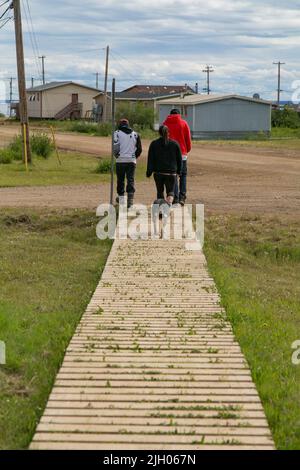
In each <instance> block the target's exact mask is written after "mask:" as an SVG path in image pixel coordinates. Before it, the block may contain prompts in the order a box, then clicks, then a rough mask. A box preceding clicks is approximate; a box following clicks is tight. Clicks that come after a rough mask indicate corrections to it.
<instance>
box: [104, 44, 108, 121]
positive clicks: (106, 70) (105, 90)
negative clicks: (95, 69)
mask: <svg viewBox="0 0 300 470" xmlns="http://www.w3.org/2000/svg"><path fill="white" fill-rule="evenodd" d="M108 64H109V46H107V47H106V60H105V77H104V109H103V121H104V122H106V121H107V84H108Z"/></svg>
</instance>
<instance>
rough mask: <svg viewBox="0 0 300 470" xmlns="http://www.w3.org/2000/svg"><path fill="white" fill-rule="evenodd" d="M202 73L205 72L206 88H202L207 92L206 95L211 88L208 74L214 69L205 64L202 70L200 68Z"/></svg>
mask: <svg viewBox="0 0 300 470" xmlns="http://www.w3.org/2000/svg"><path fill="white" fill-rule="evenodd" d="M202 72H203V73H206V74H207V86H206V88H203V90H204V91H206V92H207V94H208V95H210V92H211V89H210V74H211V73H212V72H214V69H213V68H212V67H211V66H210V65H207V66H206V67H205V69H204V70H202Z"/></svg>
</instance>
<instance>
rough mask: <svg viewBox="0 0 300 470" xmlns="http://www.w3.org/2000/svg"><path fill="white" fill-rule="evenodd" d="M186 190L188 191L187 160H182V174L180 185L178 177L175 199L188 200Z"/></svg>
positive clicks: (176, 200)
mask: <svg viewBox="0 0 300 470" xmlns="http://www.w3.org/2000/svg"><path fill="white" fill-rule="evenodd" d="M186 191H187V160H183V161H182V170H181V175H180V177H179V185H178V178H176V183H175V189H174V193H175V196H174V201H175V202H178V201H185V200H186Z"/></svg>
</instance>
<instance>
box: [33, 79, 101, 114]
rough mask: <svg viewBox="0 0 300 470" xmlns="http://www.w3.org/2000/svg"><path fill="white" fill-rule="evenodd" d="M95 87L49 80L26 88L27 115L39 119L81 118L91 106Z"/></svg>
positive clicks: (95, 90)
mask: <svg viewBox="0 0 300 470" xmlns="http://www.w3.org/2000/svg"><path fill="white" fill-rule="evenodd" d="M97 92H98V93H99V90H97V89H96V88H91V87H88V86H85V85H81V84H79V83H74V82H51V83H47V84H45V85H40V86H36V87H33V88H29V89H27V103H28V115H29V117H30V118H40V119H59V120H62V119H81V118H84V117H86V115H87V113H88V112H89V111H91V109H92V106H93V97H94V96H95V93H97Z"/></svg>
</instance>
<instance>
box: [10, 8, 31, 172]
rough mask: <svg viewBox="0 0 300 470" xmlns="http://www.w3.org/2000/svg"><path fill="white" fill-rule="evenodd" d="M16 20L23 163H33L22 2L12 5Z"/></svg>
mask: <svg viewBox="0 0 300 470" xmlns="http://www.w3.org/2000/svg"><path fill="white" fill-rule="evenodd" d="M12 6H13V9H14V18H15V35H16V52H17V68H18V84H19V98H20V121H21V127H22V135H23V144H24V145H23V161H24V163H27V162H28V163H31V150H30V137H29V121H28V109H27V95H26V80H25V64H24V46H23V31H22V16H21V5H20V0H13V3H12Z"/></svg>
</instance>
